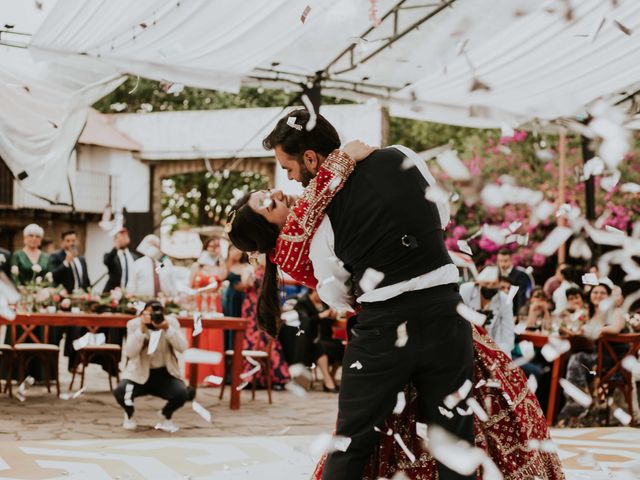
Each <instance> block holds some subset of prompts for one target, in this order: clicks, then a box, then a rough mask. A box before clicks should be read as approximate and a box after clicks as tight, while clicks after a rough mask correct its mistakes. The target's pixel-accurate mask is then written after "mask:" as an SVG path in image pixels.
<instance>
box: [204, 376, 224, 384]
mask: <svg viewBox="0 0 640 480" xmlns="http://www.w3.org/2000/svg"><path fill="white" fill-rule="evenodd" d="M202 381H203V382H204V383H211V384H213V385H222V382H223V381H224V378H222V377H219V376H217V375H207V376H206V377H204V379H203V380H202Z"/></svg>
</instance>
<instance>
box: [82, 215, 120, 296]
mask: <svg viewBox="0 0 640 480" xmlns="http://www.w3.org/2000/svg"><path fill="white" fill-rule="evenodd" d="M112 248H113V238H112V237H111V236H110V235H109V234H108V233H107V232H105V231H104V230H102V229H101V228H100V227H99V226H98V223H97V222H88V223H87V241H86V243H85V252H84V257H85V259H86V260H87V269H88V270H89V275H90V277H89V278H90V279H91V281H92V282H95V281H96V280H98V278H100V276H101V275H102V274H103V273H106V271H107V267H105V266H104V264H103V263H102V257H103V256H104V254H105V253H107V252H108V251H109V250H111V249H112ZM106 281H107V277H106V276H105V277H104V278H103V279H102V281H100V282H99V283H98V284H97V285H96V286H95V287H94V289H96V291H97V292H102V289H103V288H104V285H105V283H106Z"/></svg>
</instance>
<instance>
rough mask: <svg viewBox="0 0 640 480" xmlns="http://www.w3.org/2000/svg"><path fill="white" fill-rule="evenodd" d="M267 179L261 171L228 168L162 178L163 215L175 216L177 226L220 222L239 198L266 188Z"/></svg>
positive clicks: (221, 222) (222, 222)
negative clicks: (235, 170)
mask: <svg viewBox="0 0 640 480" xmlns="http://www.w3.org/2000/svg"><path fill="white" fill-rule="evenodd" d="M268 182H269V179H268V178H267V177H265V176H263V175H261V174H259V173H253V172H233V171H229V170H223V171H214V172H207V173H197V172H196V173H185V174H182V175H175V176H173V177H171V178H166V179H164V180H163V181H162V216H163V218H168V217H171V216H175V217H176V219H177V222H176V224H175V225H174V227H178V226H180V225H181V224H187V225H221V224H224V221H225V220H226V218H227V215H228V213H229V210H230V209H231V206H232V205H233V203H234V202H235V200H236V198H238V197H240V196H241V195H242V194H243V193H246V192H249V191H253V190H261V189H264V188H267V185H268Z"/></svg>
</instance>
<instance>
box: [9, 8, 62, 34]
mask: <svg viewBox="0 0 640 480" xmlns="http://www.w3.org/2000/svg"><path fill="white" fill-rule="evenodd" d="M56 1H57V0H0V29H2V30H5V25H7V24H8V25H14V28H13V31H15V32H20V33H29V34H34V33H35V32H36V30H37V29H38V27H39V26H40V24H41V23H42V22H43V20H44V19H45V17H46V16H47V14H48V13H49V12H50V11H51V9H52V8H53V6H54V5H55V4H56ZM38 5H41V6H42V8H41V9H40V8H38Z"/></svg>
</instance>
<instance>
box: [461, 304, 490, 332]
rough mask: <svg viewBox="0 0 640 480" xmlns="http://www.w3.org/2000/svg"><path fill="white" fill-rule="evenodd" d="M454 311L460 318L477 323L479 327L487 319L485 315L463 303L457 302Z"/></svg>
mask: <svg viewBox="0 0 640 480" xmlns="http://www.w3.org/2000/svg"><path fill="white" fill-rule="evenodd" d="M456 311H457V312H458V315H460V316H461V317H462V318H464V319H465V320H467V321H468V322H471V323H473V324H474V325H478V326H479V327H481V326H482V325H484V322H486V320H487V316H486V315H485V314H483V313H480V312H476V311H475V310H474V309H473V308H471V307H468V306H466V305H465V304H464V303H459V304H458V306H457V307H456Z"/></svg>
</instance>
